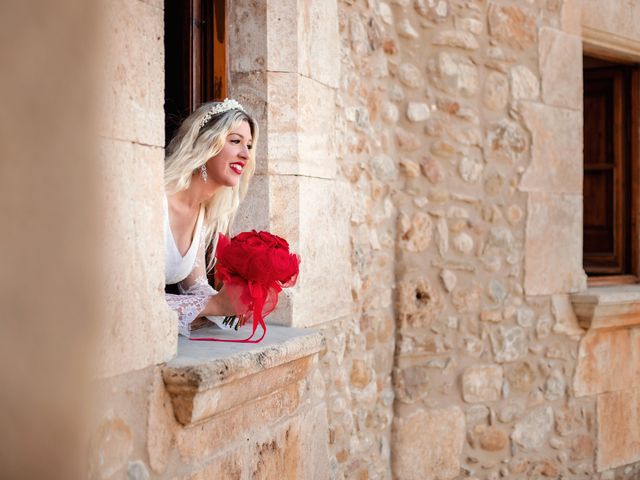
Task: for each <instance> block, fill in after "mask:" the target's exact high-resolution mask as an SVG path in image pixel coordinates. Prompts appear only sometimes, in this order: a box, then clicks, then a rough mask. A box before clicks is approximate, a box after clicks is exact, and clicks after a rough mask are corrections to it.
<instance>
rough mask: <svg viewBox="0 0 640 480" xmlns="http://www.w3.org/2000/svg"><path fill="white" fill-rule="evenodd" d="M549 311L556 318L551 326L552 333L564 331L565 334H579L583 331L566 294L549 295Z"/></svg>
mask: <svg viewBox="0 0 640 480" xmlns="http://www.w3.org/2000/svg"><path fill="white" fill-rule="evenodd" d="M551 312H552V313H553V316H554V317H555V319H556V323H555V325H554V326H553V332H554V333H564V334H566V335H581V334H582V333H584V331H583V330H582V329H581V328H580V326H579V325H578V319H577V318H576V314H575V313H574V311H573V307H572V306H571V300H570V299H569V296H568V295H553V296H552V297H551Z"/></svg>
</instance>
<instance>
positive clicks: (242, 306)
mask: <svg viewBox="0 0 640 480" xmlns="http://www.w3.org/2000/svg"><path fill="white" fill-rule="evenodd" d="M216 259H217V261H216V279H217V280H219V281H222V282H223V283H224V284H225V286H226V288H227V291H228V292H229V295H230V299H231V302H232V303H234V307H235V310H236V312H237V313H238V314H239V315H241V316H243V317H244V320H245V321H246V320H247V319H248V318H253V332H252V333H251V336H250V337H249V338H247V339H244V340H222V339H212V338H208V339H197V340H220V341H229V342H240V341H242V342H251V343H257V342H259V341H260V340H262V338H264V335H265V333H266V326H265V324H264V317H266V316H267V315H268V314H269V313H271V312H272V311H273V309H274V308H275V307H276V305H277V303H278V294H279V293H280V291H281V290H282V288H286V287H291V286H293V285H295V283H296V280H297V278H298V272H299V264H300V257H298V255H295V254H293V253H290V252H289V244H288V243H287V241H286V240H284V239H283V238H281V237H278V236H277V235H272V234H270V233H269V232H256V231H255V230H252V231H250V232H243V233H240V234H238V235H236V236H235V237H233V238H232V239H231V240H229V238H227V237H226V236H224V235H220V238H219V240H218V245H217V247H216ZM258 324H260V325H261V326H262V328H263V334H262V336H261V337H260V338H259V339H258V340H251V338H252V337H253V335H254V334H255V331H256V327H257V325H258Z"/></svg>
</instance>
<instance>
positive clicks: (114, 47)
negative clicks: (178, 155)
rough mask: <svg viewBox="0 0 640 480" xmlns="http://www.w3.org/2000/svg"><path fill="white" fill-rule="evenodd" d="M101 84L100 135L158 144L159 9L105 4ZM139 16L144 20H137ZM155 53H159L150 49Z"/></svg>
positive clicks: (121, 0)
mask: <svg viewBox="0 0 640 480" xmlns="http://www.w3.org/2000/svg"><path fill="white" fill-rule="evenodd" d="M105 6H106V7H107V9H106V11H105V13H104V16H103V19H104V21H105V24H104V28H105V32H106V34H107V35H108V37H107V38H109V41H108V42H106V43H105V45H106V51H105V52H104V56H105V59H106V61H105V62H104V65H105V67H104V70H103V71H102V74H103V78H104V81H105V85H109V88H105V89H104V96H103V99H102V100H103V102H104V104H103V106H104V108H105V111H104V112H102V113H101V115H100V116H99V119H100V133H101V135H103V136H105V137H111V138H118V139H122V140H130V141H132V142H137V143H139V144H143V145H150V146H151V145H153V146H156V147H159V148H163V147H164V144H165V138H164V107H163V98H164V93H163V92H164V81H163V79H164V73H163V72H164V63H163V60H164V57H163V55H162V53H161V52H162V51H163V49H162V41H163V37H164V35H163V29H164V26H163V11H162V9H159V8H154V7H153V6H151V5H148V4H146V3H144V2H128V1H125V0H118V1H113V2H108V3H105ZM139 18H144V19H145V21H144V22H138V21H136V19H139ZM150 52H158V54H150Z"/></svg>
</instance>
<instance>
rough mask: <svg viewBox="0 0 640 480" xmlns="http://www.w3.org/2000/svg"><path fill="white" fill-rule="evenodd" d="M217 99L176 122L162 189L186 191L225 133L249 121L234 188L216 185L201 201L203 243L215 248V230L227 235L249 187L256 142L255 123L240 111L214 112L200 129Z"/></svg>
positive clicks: (221, 142) (221, 143) (217, 150)
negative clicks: (248, 143)
mask: <svg viewBox="0 0 640 480" xmlns="http://www.w3.org/2000/svg"><path fill="white" fill-rule="evenodd" d="M218 103H219V102H209V103H205V104H203V105H201V106H200V107H199V108H198V109H197V110H195V111H194V112H193V113H192V114H191V115H189V116H188V117H187V118H186V119H185V120H184V121H183V122H182V125H180V128H179V129H178V132H177V133H176V135H175V136H174V137H173V139H172V140H171V142H170V143H169V146H168V147H167V150H166V157H165V165H164V188H165V192H166V193H167V194H173V193H177V192H180V191H182V190H186V189H187V188H189V185H190V184H191V178H192V177H193V174H194V172H199V169H200V167H201V166H202V165H204V164H205V163H207V160H209V159H210V158H211V157H214V156H216V155H217V154H218V153H220V151H221V150H222V148H223V147H224V145H225V142H226V139H227V135H229V132H231V131H232V130H234V129H236V128H238V127H239V126H240V125H241V124H242V122H245V121H246V122H247V123H249V128H250V129H251V139H252V140H251V150H249V158H248V160H247V163H246V165H245V166H244V169H243V171H242V175H241V177H240V181H239V182H238V184H237V185H236V186H235V187H223V188H220V189H219V190H218V191H217V192H216V193H215V194H214V195H213V197H211V200H209V201H208V202H207V203H206V204H205V206H204V207H205V213H204V232H203V233H204V241H205V245H209V244H210V243H213V249H214V251H215V247H216V244H217V243H218V235H217V234H218V233H223V234H225V235H227V234H228V233H229V229H230V228H231V224H232V223H233V219H234V217H235V214H236V212H237V210H238V207H239V205H240V202H241V201H242V200H243V199H244V197H245V195H246V194H247V189H248V188H249V182H250V180H251V177H252V176H253V173H254V172H255V169H256V158H255V155H256V154H255V152H256V150H255V149H256V144H257V142H258V124H257V123H256V121H255V120H254V119H253V118H252V117H251V116H250V115H249V114H247V113H245V112H243V111H242V110H235V109H234V110H227V111H226V112H223V113H220V114H217V115H214V116H212V117H211V118H210V120H209V121H208V122H207V123H206V124H205V125H204V126H203V127H202V128H201V127H200V125H201V123H202V121H203V119H204V118H205V116H206V115H207V113H208V112H209V111H210V110H211V109H212V108H213V107H215V106H216V105H218ZM214 263H215V259H214V256H213V255H211V258H210V259H209V262H208V265H207V270H211V269H212V268H213V264H214Z"/></svg>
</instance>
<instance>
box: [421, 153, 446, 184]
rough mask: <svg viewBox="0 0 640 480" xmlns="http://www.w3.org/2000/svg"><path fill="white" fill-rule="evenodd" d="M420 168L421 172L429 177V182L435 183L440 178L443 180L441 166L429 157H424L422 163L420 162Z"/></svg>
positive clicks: (443, 174) (438, 181) (443, 175)
mask: <svg viewBox="0 0 640 480" xmlns="http://www.w3.org/2000/svg"><path fill="white" fill-rule="evenodd" d="M420 169H421V171H422V174H423V175H424V176H425V177H427V178H428V179H429V181H430V182H431V183H433V184H434V185H437V184H438V183H440V182H441V181H442V180H444V177H445V173H444V171H443V170H442V167H441V166H440V165H439V164H438V162H437V161H436V160H435V159H433V158H431V157H426V158H425V159H424V160H423V161H422V163H421V164H420Z"/></svg>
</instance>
